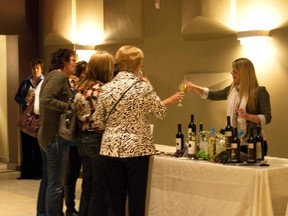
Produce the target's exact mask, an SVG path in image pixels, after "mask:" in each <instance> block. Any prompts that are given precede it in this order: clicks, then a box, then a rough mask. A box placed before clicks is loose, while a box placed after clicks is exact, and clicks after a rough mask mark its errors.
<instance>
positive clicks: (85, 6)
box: [71, 0, 105, 46]
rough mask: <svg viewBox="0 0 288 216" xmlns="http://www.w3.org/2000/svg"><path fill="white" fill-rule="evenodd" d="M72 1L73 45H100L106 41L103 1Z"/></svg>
mask: <svg viewBox="0 0 288 216" xmlns="http://www.w3.org/2000/svg"><path fill="white" fill-rule="evenodd" d="M71 1H72V13H71V14H72V37H71V38H72V43H73V44H77V45H90V46H91V45H94V46H95V45H98V44H101V43H102V42H103V41H104V40H105V35H104V11H103V10H104V8H103V0H95V1H93V2H91V1H87V2H83V1H80V0H78V1H77V0H71Z"/></svg>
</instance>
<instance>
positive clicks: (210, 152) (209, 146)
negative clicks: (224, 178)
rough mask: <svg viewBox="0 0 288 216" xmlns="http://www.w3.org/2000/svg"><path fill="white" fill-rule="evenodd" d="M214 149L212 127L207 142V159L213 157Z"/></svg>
mask: <svg viewBox="0 0 288 216" xmlns="http://www.w3.org/2000/svg"><path fill="white" fill-rule="evenodd" d="M215 151H216V137H215V130H214V128H211V129H210V137H209V142H208V156H209V159H210V160H211V159H214V157H215Z"/></svg>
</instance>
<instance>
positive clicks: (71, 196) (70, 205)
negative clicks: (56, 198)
mask: <svg viewBox="0 0 288 216" xmlns="http://www.w3.org/2000/svg"><path fill="white" fill-rule="evenodd" d="M64 195H65V196H64V198H65V204H66V208H67V209H66V216H78V211H76V209H75V187H70V186H67V185H66V186H65V188H64Z"/></svg>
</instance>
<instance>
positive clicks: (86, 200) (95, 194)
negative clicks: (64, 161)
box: [77, 132, 109, 216]
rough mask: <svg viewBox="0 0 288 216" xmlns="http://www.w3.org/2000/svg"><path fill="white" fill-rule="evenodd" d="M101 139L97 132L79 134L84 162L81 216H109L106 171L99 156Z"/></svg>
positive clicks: (80, 151)
mask: <svg viewBox="0 0 288 216" xmlns="http://www.w3.org/2000/svg"><path fill="white" fill-rule="evenodd" d="M101 137H102V135H101V134H98V133H95V132H78V138H77V143H78V150H79V154H80V156H81V157H82V162H83V181H82V194H81V199H80V209H79V216H98V215H99V216H106V215H109V213H108V211H109V207H108V206H109V198H108V191H107V185H106V175H105V169H104V164H103V159H102V157H101V156H99V150H100V144H101Z"/></svg>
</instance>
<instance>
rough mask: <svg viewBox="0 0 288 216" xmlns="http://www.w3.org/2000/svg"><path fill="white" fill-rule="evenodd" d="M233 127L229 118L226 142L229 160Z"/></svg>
mask: <svg viewBox="0 0 288 216" xmlns="http://www.w3.org/2000/svg"><path fill="white" fill-rule="evenodd" d="M232 133H233V127H232V126H231V120H230V116H227V123H226V127H225V137H226V139H225V142H226V152H227V155H228V157H229V158H231V141H232V138H233V137H232Z"/></svg>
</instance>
